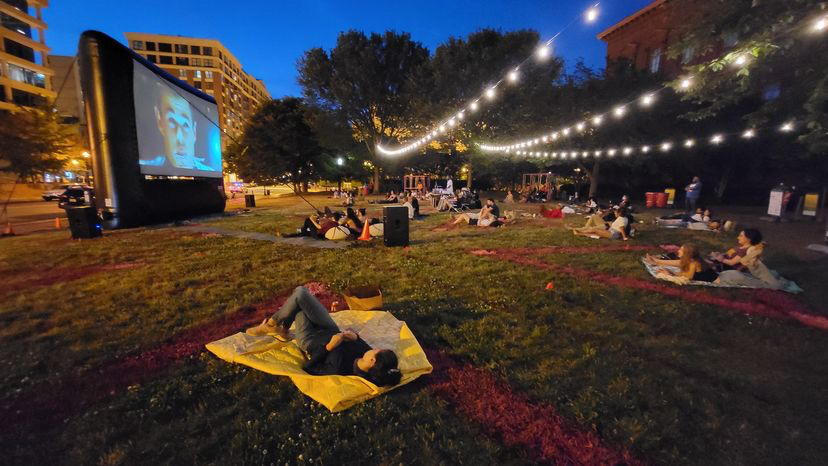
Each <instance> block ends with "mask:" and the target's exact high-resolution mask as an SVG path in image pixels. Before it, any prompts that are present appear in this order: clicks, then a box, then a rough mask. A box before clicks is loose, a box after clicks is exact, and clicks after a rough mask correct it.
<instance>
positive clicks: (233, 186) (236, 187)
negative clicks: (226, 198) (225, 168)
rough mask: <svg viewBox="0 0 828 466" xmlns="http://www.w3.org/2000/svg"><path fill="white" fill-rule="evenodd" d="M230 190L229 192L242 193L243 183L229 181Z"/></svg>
mask: <svg viewBox="0 0 828 466" xmlns="http://www.w3.org/2000/svg"><path fill="white" fill-rule="evenodd" d="M230 192H231V193H243V192H244V183H242V182H240V181H235V182H233V183H230Z"/></svg>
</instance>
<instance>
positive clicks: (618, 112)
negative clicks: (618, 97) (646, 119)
mask: <svg viewBox="0 0 828 466" xmlns="http://www.w3.org/2000/svg"><path fill="white" fill-rule="evenodd" d="M626 112H627V109H626V108H625V107H623V106H619V107H615V109H614V110H613V111H612V114H613V115H615V118H621V117H622V116H624V114H625V113H626Z"/></svg>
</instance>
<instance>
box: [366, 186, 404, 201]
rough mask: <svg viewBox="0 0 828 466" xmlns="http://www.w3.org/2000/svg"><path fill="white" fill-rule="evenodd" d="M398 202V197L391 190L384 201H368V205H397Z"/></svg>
mask: <svg viewBox="0 0 828 466" xmlns="http://www.w3.org/2000/svg"><path fill="white" fill-rule="evenodd" d="M399 202H400V197H399V196H397V193H395V192H394V190H393V189H392V190H391V192H389V193H388V196H386V197H385V199H383V200H381V201H376V202H372V201H368V203H369V204H399Z"/></svg>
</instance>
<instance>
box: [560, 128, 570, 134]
mask: <svg viewBox="0 0 828 466" xmlns="http://www.w3.org/2000/svg"><path fill="white" fill-rule="evenodd" d="M561 132H562V133H563V135H564V136H569V128H564V129H563V131H561Z"/></svg>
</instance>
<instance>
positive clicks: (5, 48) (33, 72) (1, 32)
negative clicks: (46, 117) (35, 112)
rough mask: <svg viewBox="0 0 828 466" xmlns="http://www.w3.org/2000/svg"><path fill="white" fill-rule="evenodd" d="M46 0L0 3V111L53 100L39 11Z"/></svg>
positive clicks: (44, 26)
mask: <svg viewBox="0 0 828 466" xmlns="http://www.w3.org/2000/svg"><path fill="white" fill-rule="evenodd" d="M48 6H49V1H48V0H0V110H14V109H16V108H18V107H19V106H26V107H31V106H36V105H42V104H45V103H47V102H48V101H50V100H52V99H54V98H55V97H56V93H55V92H54V90H53V89H54V88H53V86H52V77H53V74H54V73H53V71H52V70H51V69H50V68H49V66H48V64H49V47H47V46H46V35H45V32H46V23H45V22H44V21H43V15H42V9H43V8H46V7H48Z"/></svg>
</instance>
